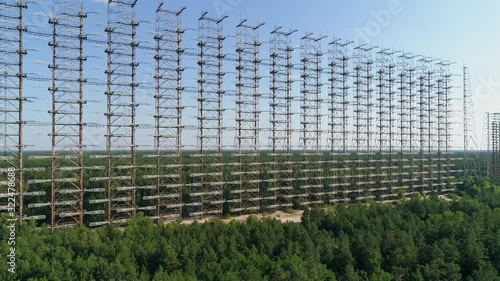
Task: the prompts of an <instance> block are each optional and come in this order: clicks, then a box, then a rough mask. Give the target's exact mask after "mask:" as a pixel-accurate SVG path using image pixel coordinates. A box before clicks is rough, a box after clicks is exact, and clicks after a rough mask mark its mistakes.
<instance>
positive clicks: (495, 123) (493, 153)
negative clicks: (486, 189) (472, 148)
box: [487, 112, 500, 177]
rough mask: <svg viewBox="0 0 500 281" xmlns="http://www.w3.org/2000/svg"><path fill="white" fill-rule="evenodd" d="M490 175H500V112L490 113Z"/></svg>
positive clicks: (488, 118) (488, 120)
mask: <svg viewBox="0 0 500 281" xmlns="http://www.w3.org/2000/svg"><path fill="white" fill-rule="evenodd" d="M487 122H488V126H487V128H488V133H487V134H488V154H489V159H488V160H489V161H488V165H489V169H488V170H489V176H491V177H500V113H491V112H490V113H488V115H487Z"/></svg>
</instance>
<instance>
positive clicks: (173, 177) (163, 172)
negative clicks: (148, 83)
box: [141, 3, 185, 221]
mask: <svg viewBox="0 0 500 281" xmlns="http://www.w3.org/2000/svg"><path fill="white" fill-rule="evenodd" d="M184 10H185V9H184V8H182V9H180V10H178V11H171V10H167V9H165V8H164V7H163V3H161V4H160V5H159V6H158V8H157V10H156V34H155V38H154V39H155V41H156V53H155V61H156V67H155V68H156V73H155V77H154V78H155V83H156V86H155V96H154V98H155V115H154V118H155V135H154V138H155V143H154V144H155V147H154V149H155V154H154V155H149V157H153V158H155V160H156V161H155V174H154V175H147V176H144V178H147V179H153V180H154V187H155V188H154V190H153V193H152V194H151V195H146V196H144V197H143V199H144V200H146V201H151V203H150V204H149V206H142V207H141V208H142V209H144V210H154V215H153V217H154V218H156V219H158V220H160V221H164V220H173V219H180V218H181V217H182V207H183V202H182V190H183V182H182V167H183V164H182V154H183V145H182V142H181V140H182V129H183V128H184V126H183V124H182V111H183V109H184V108H185V107H184V106H183V105H182V94H183V91H184V87H183V85H182V74H183V72H184V67H183V66H182V54H183V53H184V49H183V47H182V37H183V34H184V29H183V28H182V27H181V15H182V12H183V11H184Z"/></svg>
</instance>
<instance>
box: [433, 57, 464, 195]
mask: <svg viewBox="0 0 500 281" xmlns="http://www.w3.org/2000/svg"><path fill="white" fill-rule="evenodd" d="M450 65H451V63H450V62H448V61H442V60H441V61H439V62H438V63H437V64H436V66H437V69H438V75H439V76H438V89H437V107H438V110H437V114H438V115H437V123H438V126H437V127H438V156H437V157H438V169H439V171H440V173H439V175H438V182H437V183H436V184H435V186H437V187H438V191H440V192H442V191H444V192H446V191H450V190H452V184H454V182H453V180H454V179H455V175H454V174H455V173H456V172H457V171H455V170H454V167H455V164H454V163H452V161H453V160H455V159H454V158H453V157H452V156H453V152H452V151H451V125H452V122H451V119H450V116H451V113H452V109H451V100H452V99H451V89H452V81H451V78H452V74H451V72H450ZM460 160H461V159H460Z"/></svg>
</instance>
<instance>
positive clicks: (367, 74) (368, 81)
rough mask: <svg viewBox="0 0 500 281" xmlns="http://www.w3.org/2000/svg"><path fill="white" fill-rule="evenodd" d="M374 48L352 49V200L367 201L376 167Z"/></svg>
mask: <svg viewBox="0 0 500 281" xmlns="http://www.w3.org/2000/svg"><path fill="white" fill-rule="evenodd" d="M373 49H374V47H369V46H365V45H361V46H356V47H355V48H354V58H355V65H354V79H355V81H354V131H355V135H354V143H355V155H356V157H355V161H356V165H355V166H356V167H355V169H356V177H354V178H353V180H354V181H353V185H354V186H355V188H356V193H357V197H355V199H357V200H362V199H371V198H372V195H369V194H368V193H369V192H370V191H371V189H372V188H373V187H374V185H375V183H376V181H375V174H376V167H375V165H373V164H374V161H376V160H375V159H373V156H374V152H373V148H374V143H373V142H374V140H373V132H374V129H373V121H374V120H373V119H374V117H373V113H374V112H373V105H374V102H373V73H372V68H373V64H374V61H373V59H372V50H373Z"/></svg>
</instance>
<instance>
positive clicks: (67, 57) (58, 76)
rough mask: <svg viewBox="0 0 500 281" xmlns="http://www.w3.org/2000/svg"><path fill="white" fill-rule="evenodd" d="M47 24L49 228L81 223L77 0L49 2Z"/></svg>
mask: <svg viewBox="0 0 500 281" xmlns="http://www.w3.org/2000/svg"><path fill="white" fill-rule="evenodd" d="M53 9H54V14H53V17H52V18H51V19H50V20H49V23H50V24H51V25H52V31H53V33H52V42H50V43H49V46H50V47H51V48H52V63H51V64H50V65H49V69H51V71H52V85H51V87H50V88H49V92H50V93H51V96H52V108H51V110H50V111H49V114H50V115H51V117H52V132H51V134H50V136H51V142H52V157H51V162H52V164H51V168H52V172H51V191H52V194H51V200H50V203H51V206H50V207H51V213H52V214H51V222H50V225H51V227H52V228H59V227H72V226H77V225H82V224H83V190H84V186H83V172H84V163H83V149H84V144H83V126H84V123H83V107H84V105H85V101H84V99H83V86H84V83H85V82H86V80H85V78H84V76H83V66H84V63H85V61H86V59H87V58H86V57H85V56H84V53H83V44H84V42H85V40H86V36H85V34H84V30H83V28H84V21H85V19H86V18H87V14H86V13H85V12H84V11H83V1H82V0H63V1H57V3H56V1H54V2H53Z"/></svg>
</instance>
